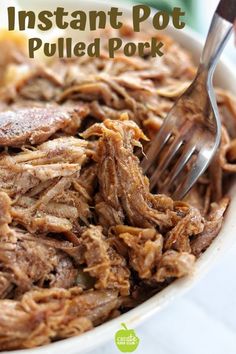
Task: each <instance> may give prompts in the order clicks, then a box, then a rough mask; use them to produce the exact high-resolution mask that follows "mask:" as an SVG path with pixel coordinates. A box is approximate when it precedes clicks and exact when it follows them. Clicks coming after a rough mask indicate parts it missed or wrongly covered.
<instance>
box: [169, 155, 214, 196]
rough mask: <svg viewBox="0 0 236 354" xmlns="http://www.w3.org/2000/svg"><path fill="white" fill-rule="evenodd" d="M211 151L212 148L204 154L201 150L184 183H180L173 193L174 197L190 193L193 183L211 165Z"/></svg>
mask: <svg viewBox="0 0 236 354" xmlns="http://www.w3.org/2000/svg"><path fill="white" fill-rule="evenodd" d="M211 153H212V152H211V150H209V151H208V153H207V151H205V153H204V154H202V153H201V152H200V153H199V154H198V157H197V160H196V161H195V163H194V165H193V166H192V168H191V170H190V171H189V173H188V174H187V176H186V178H185V179H184V181H183V183H182V184H180V185H179V186H178V188H177V189H176V191H175V193H174V195H173V198H174V199H182V198H183V197H184V196H185V195H186V194H187V193H188V191H189V190H190V189H191V187H192V186H193V184H194V183H195V182H196V181H197V179H198V178H199V176H200V175H201V174H202V173H203V172H204V171H205V169H206V168H207V166H208V165H209V161H210V160H211V159H210V157H209V154H210V155H211Z"/></svg>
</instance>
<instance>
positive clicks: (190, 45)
mask: <svg viewBox="0 0 236 354" xmlns="http://www.w3.org/2000/svg"><path fill="white" fill-rule="evenodd" d="M37 2H39V1H35V2H31V3H30V8H31V9H32V7H34V10H37V9H41V10H43V9H46V8H47V9H50V8H52V9H53V8H55V7H57V6H62V7H66V9H68V10H75V9H81V10H85V11H86V10H107V9H108V8H110V7H111V6H112V5H113V6H119V5H120V4H119V5H117V4H114V3H113V2H110V4H106V3H105V2H103V1H94V0H87V2H85V1H84V3H83V4H81V2H78V1H75V0H67V1H65V0H64V1H63V0H50V3H48V0H41V1H40V5H38V6H37ZM21 3H22V4H23V5H24V4H26V6H25V7H27V1H25V0H21ZM121 4H122V2H121ZM28 8H29V7H28ZM119 8H120V9H121V10H122V11H123V13H124V14H125V15H129V14H130V9H131V5H130V7H128V6H127V5H121V6H119ZM166 33H167V34H170V35H171V36H172V37H173V38H174V39H176V41H177V42H179V43H180V44H181V45H182V46H183V47H185V48H186V49H188V50H189V51H190V52H191V53H192V55H193V58H194V60H195V62H196V64H197V63H198V61H199V56H200V53H201V49H202V41H201V40H200V38H199V36H198V35H197V34H196V33H194V32H193V31H191V30H190V29H184V30H175V29H174V28H168V30H167V31H166ZM231 67H232V65H230V64H229V63H228V62H227V61H225V60H222V61H221V62H220V64H219V65H218V68H217V72H216V74H215V83H216V84H217V85H218V86H220V87H222V88H224V89H228V90H230V91H231V92H233V93H235V94H236V85H235V83H236V75H235V70H234V71H233V70H232V69H231ZM230 195H231V198H232V200H231V204H230V206H229V208H228V211H227V213H226V216H225V220H224V224H223V227H222V229H221V232H220V233H219V235H218V236H217V238H216V239H215V241H214V242H213V243H212V244H211V246H210V247H209V248H208V249H207V251H206V252H205V253H204V254H203V255H202V256H201V257H200V259H199V260H198V261H197V263H196V266H195V271H194V273H193V274H192V275H191V276H188V277H185V278H182V279H179V280H176V281H174V282H173V283H172V284H171V285H169V286H168V287H166V288H165V289H164V290H162V291H161V292H160V293H158V294H156V295H154V296H153V297H152V298H150V299H149V300H147V301H145V302H144V303H143V304H141V305H140V306H138V307H136V308H134V309H133V310H130V311H129V312H127V313H125V314H123V315H121V316H120V317H118V318H116V319H113V320H111V321H109V322H107V323H104V324H102V325H100V326H98V327H96V328H94V329H92V330H91V331H89V332H87V333H84V334H82V335H80V336H77V337H73V338H69V339H65V340H61V341H58V342H55V343H52V344H49V345H45V346H42V347H39V348H35V349H26V350H20V351H19V350H17V351H11V354H13V353H14V354H16V353H17V354H60V353H61V354H64V353H67V354H79V353H86V352H88V351H90V350H92V349H95V348H98V347H99V346H100V345H101V344H102V343H104V342H106V341H108V340H110V339H112V338H113V337H114V335H115V333H116V331H117V330H118V329H119V328H120V323H121V322H125V323H126V325H127V327H130V328H135V327H136V326H138V325H139V324H140V323H142V322H143V321H144V320H146V319H147V318H149V317H150V316H152V315H153V314H154V313H157V312H158V311H161V310H162V308H163V307H164V306H166V305H168V304H169V303H170V302H171V301H172V299H174V298H176V297H177V296H179V295H180V294H183V293H184V292H185V291H187V290H188V289H190V288H191V287H192V286H193V285H194V284H195V283H196V282H197V281H198V280H199V279H200V278H201V277H202V276H203V275H204V274H206V273H207V272H208V270H209V268H210V267H211V266H213V265H214V264H215V263H216V261H217V259H219V258H220V257H221V255H223V254H224V253H225V252H226V251H227V249H229V248H231V247H232V246H233V244H234V243H235V233H236V218H235V213H236V185H235V184H234V186H233V187H232V188H231V190H230ZM6 353H9V352H6Z"/></svg>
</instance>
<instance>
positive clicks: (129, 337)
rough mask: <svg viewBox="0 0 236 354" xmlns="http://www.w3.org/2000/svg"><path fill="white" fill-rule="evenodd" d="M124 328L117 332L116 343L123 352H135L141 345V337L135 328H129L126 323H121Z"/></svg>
mask: <svg viewBox="0 0 236 354" xmlns="http://www.w3.org/2000/svg"><path fill="white" fill-rule="evenodd" d="M121 326H122V327H123V329H120V330H119V331H117V332H116V334H115V343H116V346H117V348H118V349H119V350H120V351H121V352H122V353H131V352H134V351H135V350H136V349H137V348H138V345H139V338H138V337H137V336H136V333H135V331H134V330H133V329H128V328H127V327H126V325H125V323H121Z"/></svg>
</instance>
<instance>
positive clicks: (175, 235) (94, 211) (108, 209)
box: [0, 25, 236, 350]
mask: <svg viewBox="0 0 236 354" xmlns="http://www.w3.org/2000/svg"><path fill="white" fill-rule="evenodd" d="M109 35H110V32H109V31H105V32H103V33H102V39H103V38H105V37H106V36H109ZM118 35H119V36H121V37H122V38H123V40H124V42H125V41H130V39H132V40H134V41H138V40H140V39H142V40H147V39H149V38H150V37H151V36H153V34H151V33H149V32H148V31H147V32H146V33H134V32H133V31H132V28H131V27H129V25H125V26H123V27H122V29H120V31H119V34H117V36H118ZM154 35H156V34H154ZM158 36H159V35H158ZM159 39H161V40H162V41H163V43H164V46H165V55H164V56H163V57H161V58H151V57H150V55H149V54H150V53H149V52H148V51H147V53H145V56H144V57H143V58H141V57H132V58H128V57H125V56H124V55H123V54H122V53H120V54H118V55H117V56H116V58H114V59H113V60H111V59H109V56H108V52H107V48H106V46H105V41H104V48H103V51H102V55H101V57H100V58H86V60H85V59H84V58H72V59H70V60H62V59H54V60H52V61H50V62H49V63H47V64H45V65H44V64H42V63H38V62H36V61H34V63H32V62H30V61H29V60H28V59H27V58H26V55H25V51H24V44H23V43H24V41H23V40H22V41H19V38H18V37H17V36H16V37H14V36H13V37H9V38H8V37H6V33H5V34H4V36H0V48H1V49H4V51H3V50H2V51H3V54H4V55H3V56H2V59H1V60H0V75H1V78H0V79H1V80H0V299H1V300H0V349H1V350H9V349H22V348H32V347H36V346H40V345H43V344H46V343H50V342H52V341H55V340H60V339H63V338H67V337H71V336H75V335H78V334H81V333H83V332H85V331H88V330H90V329H91V328H93V327H94V326H97V325H99V324H101V323H103V322H105V321H107V320H109V319H111V318H113V317H114V316H117V315H119V314H121V313H123V312H125V311H127V310H128V309H130V308H131V307H134V306H137V305H138V304H139V303H141V302H142V301H144V300H145V299H147V298H149V297H150V296H152V295H153V294H155V293H157V292H158V291H161V289H163V288H164V287H165V286H167V285H168V284H170V283H171V282H172V281H173V280H174V279H176V278H180V277H183V276H186V275H188V274H191V272H192V271H193V269H194V264H195V261H196V259H197V258H198V257H199V256H201V254H202V252H204V251H205V250H206V249H207V248H208V247H209V246H210V244H211V243H212V241H213V240H214V238H215V237H216V236H217V234H218V233H219V231H220V228H221V226H222V223H223V219H224V213H225V211H226V209H227V206H228V204H229V198H228V197H227V196H226V193H227V189H226V187H225V186H229V183H230V178H229V177H230V175H231V174H232V173H234V172H236V100H235V98H234V97H232V95H231V94H230V93H227V92H225V91H223V90H221V89H217V101H218V106H219V110H220V114H221V119H222V126H223V127H222V141H221V146H220V148H219V151H218V152H217V154H216V156H215V159H214V161H213V162H212V164H211V166H210V167H209V169H208V170H207V172H206V173H205V174H204V175H203V176H202V177H201V178H200V179H199V181H198V183H197V184H196V185H195V186H194V188H193V189H192V190H191V191H190V193H189V194H188V195H187V196H186V198H185V199H184V200H182V201H175V200H172V199H171V198H170V197H169V196H166V195H160V194H158V193H157V194H154V193H152V192H151V191H150V188H149V180H148V178H147V177H146V176H144V175H143V172H142V170H141V168H140V157H142V156H143V153H145V151H146V149H147V148H148V141H150V140H152V138H153V137H154V136H155V135H156V133H157V132H158V130H159V129H160V127H161V124H162V121H163V119H164V118H165V116H166V114H167V113H168V112H169V110H170V109H171V107H172V105H173V103H174V102H175V100H176V99H177V98H178V96H179V95H180V94H181V93H182V92H183V91H184V90H185V88H186V87H188V85H189V84H190V82H191V80H192V79H193V77H194V74H195V71H196V70H195V68H194V66H193V64H192V60H191V57H190V55H189V54H188V53H187V52H186V51H184V50H183V49H182V48H181V47H179V46H178V44H176V43H175V42H174V41H173V40H172V39H170V38H169V37H166V36H161V38H159ZM3 73H4V74H3ZM157 192H158V191H157Z"/></svg>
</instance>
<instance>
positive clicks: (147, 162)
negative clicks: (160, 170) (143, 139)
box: [141, 122, 171, 174]
mask: <svg viewBox="0 0 236 354" xmlns="http://www.w3.org/2000/svg"><path fill="white" fill-rule="evenodd" d="M170 137H171V126H170V124H169V123H168V122H165V123H163V125H162V127H161V129H160V131H159V133H158V134H157V136H156V137H155V139H154V140H153V141H152V144H151V146H150V147H149V149H148V152H147V155H146V157H144V158H143V160H142V162H141V167H142V169H143V173H144V174H146V173H147V171H148V170H149V168H150V167H151V166H152V164H153V162H154V161H155V160H156V159H157V157H158V154H159V152H160V151H161V150H162V148H163V146H164V145H165V144H166V143H167V141H168V140H169V138H170Z"/></svg>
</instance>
